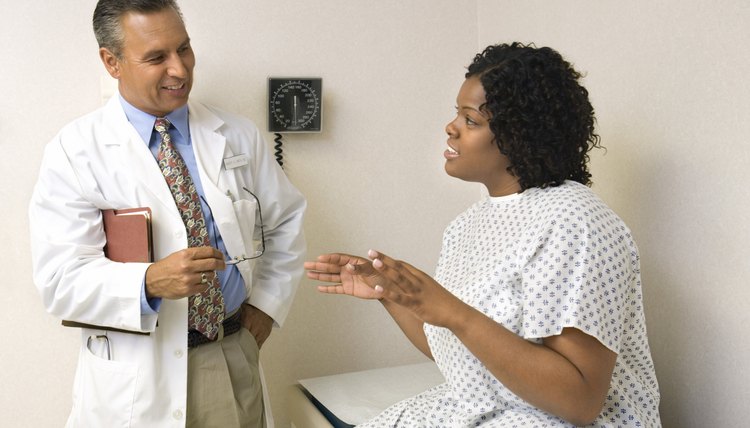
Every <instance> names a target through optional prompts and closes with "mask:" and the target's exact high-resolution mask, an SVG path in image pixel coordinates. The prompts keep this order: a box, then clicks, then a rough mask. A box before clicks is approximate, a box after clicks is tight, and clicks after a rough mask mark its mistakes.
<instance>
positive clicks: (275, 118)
mask: <svg viewBox="0 0 750 428" xmlns="http://www.w3.org/2000/svg"><path fill="white" fill-rule="evenodd" d="M322 86H323V80H322V79H320V78H287V77H284V78H280V77H270V78H269V79H268V103H269V106H268V131H269V132H320V131H321V122H322V121H321V114H322V108H321V107H322V99H321V90H322Z"/></svg>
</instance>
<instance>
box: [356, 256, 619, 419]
mask: <svg viewBox="0 0 750 428" xmlns="http://www.w3.org/2000/svg"><path fill="white" fill-rule="evenodd" d="M370 257H371V258H373V259H374V260H373V263H372V267H373V268H374V269H375V270H376V271H377V272H378V273H379V274H380V277H379V278H378V283H373V284H372V286H373V287H374V289H373V291H374V292H375V295H376V296H378V297H380V298H382V299H384V300H385V301H389V302H392V304H394V305H397V306H399V307H401V308H404V309H406V310H408V311H409V312H411V313H412V314H414V316H415V317H417V318H418V319H420V320H422V321H423V322H426V323H429V324H432V325H435V326H439V327H444V328H448V329H450V330H451V331H452V332H453V333H454V334H455V335H456V336H457V337H458V338H459V339H460V340H461V341H462V342H463V343H464V345H466V347H467V348H468V349H469V350H470V351H471V352H472V353H473V354H474V355H475V356H476V357H477V358H478V359H479V360H480V361H482V363H484V365H485V366H486V367H487V368H488V369H489V370H490V372H491V373H492V374H493V375H494V376H495V377H496V378H497V379H498V380H500V381H501V382H502V383H503V384H504V385H505V386H506V387H507V388H508V389H510V390H511V391H513V392H514V393H515V394H516V395H518V396H519V397H521V398H523V399H524V400H526V401H528V402H529V403H531V404H532V405H534V406H537V407H539V408H540V409H543V410H545V411H547V412H550V413H552V414H555V415H557V416H559V417H561V418H563V419H565V420H567V421H569V422H571V423H573V424H576V425H586V424H588V423H591V422H592V421H593V420H594V419H596V417H597V416H598V415H599V414H600V413H601V410H602V406H603V403H604V400H605V397H606V393H607V391H608V389H609V384H610V380H611V376H612V370H613V369H614V365H615V360H616V358H617V354H615V353H614V352H612V351H611V350H609V349H608V348H606V347H605V346H604V345H602V344H601V343H600V342H599V341H598V340H596V339H595V338H593V337H591V336H589V335H587V334H585V333H583V332H581V331H580V330H578V329H575V328H565V329H563V331H562V332H561V334H560V335H557V336H552V337H548V338H545V339H544V342H543V344H541V345H540V344H535V343H532V342H529V341H527V340H525V339H523V338H522V337H520V336H518V335H516V334H514V333H513V332H511V331H509V330H508V329H506V328H505V327H503V326H502V325H500V324H499V323H497V322H495V321H494V320H492V319H491V318H489V317H487V316H486V315H484V314H483V313H482V312H480V311H478V310H476V309H474V308H473V307H471V306H469V305H467V304H466V303H464V302H463V301H461V300H460V299H458V298H457V297H455V296H454V295H452V294H451V293H450V292H448V291H447V290H446V289H445V288H443V287H442V286H440V284H438V283H437V282H436V281H435V280H433V279H432V278H431V277H430V276H428V275H427V274H425V273H423V272H421V271H419V270H418V269H416V268H414V267H413V266H411V265H409V264H407V263H404V262H400V261H397V260H393V259H391V258H390V257H387V256H385V255H383V254H378V253H375V252H373V253H371V254H370ZM356 269H364V268H363V267H361V265H357V266H356ZM372 277H373V275H371V274H370V275H367V278H368V283H369V278H372Z"/></svg>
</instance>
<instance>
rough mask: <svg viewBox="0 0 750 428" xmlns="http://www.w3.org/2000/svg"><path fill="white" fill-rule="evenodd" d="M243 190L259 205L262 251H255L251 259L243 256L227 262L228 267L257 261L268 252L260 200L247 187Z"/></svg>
mask: <svg viewBox="0 0 750 428" xmlns="http://www.w3.org/2000/svg"><path fill="white" fill-rule="evenodd" d="M242 189H243V190H244V191H246V192H247V193H249V194H250V195H251V196H252V197H253V199H255V203H256V204H257V205H258V218H259V219H260V250H255V252H254V253H253V255H252V256H250V257H247V256H245V255H244V254H243V255H242V256H240V257H233V258H231V259H229V260H225V261H224V263H226V264H228V265H236V264H237V263H240V262H244V261H246V260H252V259H257V258H258V257H260V256H262V255H263V253H265V252H266V234H265V232H264V231H263V211H261V209H260V200H259V199H258V197H257V196H255V193H253V192H251V191H250V189H248V188H247V187H245V186H242ZM214 227H215V226H214Z"/></svg>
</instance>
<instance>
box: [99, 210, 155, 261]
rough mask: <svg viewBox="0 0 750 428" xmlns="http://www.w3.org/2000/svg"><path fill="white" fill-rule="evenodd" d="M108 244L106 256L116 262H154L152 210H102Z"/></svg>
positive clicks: (105, 250)
mask: <svg viewBox="0 0 750 428" xmlns="http://www.w3.org/2000/svg"><path fill="white" fill-rule="evenodd" d="M102 216H103V217H104V234H105V235H106V236H107V244H106V245H105V246H104V255H105V256H107V258H109V259H110V260H112V261H115V262H138V263H150V262H152V261H154V259H153V254H152V249H153V246H152V244H151V209H150V208H148V207H143V208H128V209H124V210H102Z"/></svg>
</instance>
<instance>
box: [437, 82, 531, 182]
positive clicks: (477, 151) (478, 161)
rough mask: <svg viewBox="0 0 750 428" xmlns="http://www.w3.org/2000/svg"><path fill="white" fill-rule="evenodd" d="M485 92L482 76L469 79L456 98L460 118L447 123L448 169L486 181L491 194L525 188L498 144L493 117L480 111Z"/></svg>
mask: <svg viewBox="0 0 750 428" xmlns="http://www.w3.org/2000/svg"><path fill="white" fill-rule="evenodd" d="M484 103H485V93H484V88H483V87H482V82H480V80H479V77H470V78H468V79H466V80H465V81H464V83H463V85H461V89H460V90H459V91H458V97H457V98H456V113H457V114H456V118H455V119H453V121H451V122H450V123H448V124H447V125H446V126H445V132H447V133H448V149H447V150H446V151H445V153H444V155H445V172H447V173H448V175H450V176H452V177H456V178H460V179H461V180H465V181H471V182H477V183H482V184H484V185H485V186H486V187H487V190H488V191H489V194H490V196H504V195H509V194H512V193H518V192H519V191H520V190H521V187H520V185H519V184H518V179H517V178H516V177H514V176H513V175H511V174H510V173H509V172H508V170H507V169H508V166H509V165H510V164H509V162H508V158H507V157H505V156H504V155H503V154H502V153H500V150H499V149H498V147H497V145H496V144H495V135H494V134H493V133H492V131H491V130H490V124H489V119H490V118H489V117H488V116H487V115H486V113H484V112H482V111H480V107H481V106H482V105H483V104H484Z"/></svg>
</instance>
